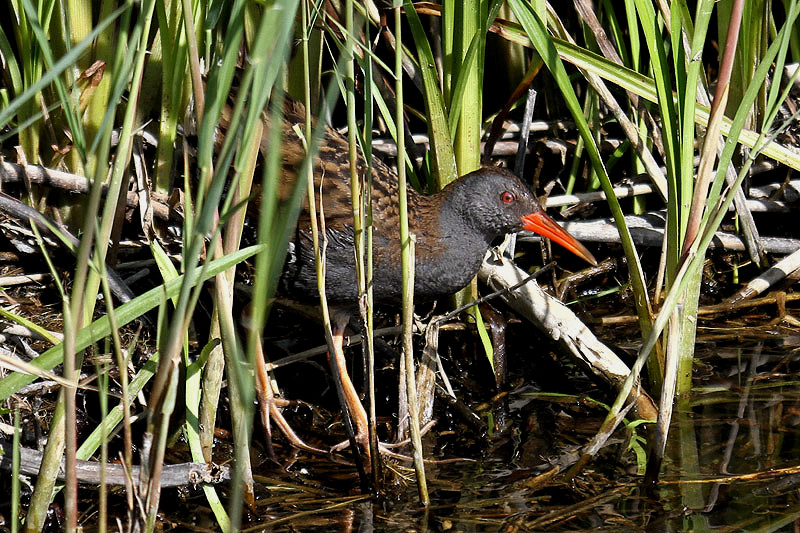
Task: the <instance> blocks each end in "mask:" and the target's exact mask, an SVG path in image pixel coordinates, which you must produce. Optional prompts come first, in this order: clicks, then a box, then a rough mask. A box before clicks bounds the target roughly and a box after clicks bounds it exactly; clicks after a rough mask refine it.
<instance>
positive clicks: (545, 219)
mask: <svg viewBox="0 0 800 533" xmlns="http://www.w3.org/2000/svg"><path fill="white" fill-rule="evenodd" d="M522 228H523V229H526V230H528V231H533V232H535V233H538V234H539V235H541V236H542V237H547V238H548V239H552V240H554V241H556V242H557V243H558V244H560V245H561V246H563V247H564V248H566V249H567V250H569V251H570V252H572V253H573V254H575V255H577V256H579V257H582V258H584V259H586V260H587V261H588V262H589V263H591V264H592V265H594V266H597V259H595V258H594V256H593V255H592V253H591V252H590V251H589V250H587V249H586V247H585V246H584V245H582V244H581V243H580V242H578V240H577V239H576V238H575V237H573V236H572V235H570V234H569V233H567V231H566V230H565V229H564V228H562V227H561V226H559V225H558V224H557V223H556V221H555V220H553V219H552V218H550V217H549V216H548V215H547V214H546V213H545V212H544V211H539V212H538V213H531V214H530V215H525V216H524V217H522Z"/></svg>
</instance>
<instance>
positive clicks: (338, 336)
mask: <svg viewBox="0 0 800 533" xmlns="http://www.w3.org/2000/svg"><path fill="white" fill-rule="evenodd" d="M304 122H305V121H304V118H303V111H302V107H301V106H300V105H299V104H296V103H294V102H288V103H287V105H286V113H285V118H284V121H283V123H282V124H281V128H282V131H283V143H282V145H281V147H280V148H281V154H282V165H283V169H284V175H283V183H284V185H285V186H286V187H285V188H286V189H287V190H288V188H289V187H288V185H291V184H292V183H294V180H295V179H297V176H296V169H297V168H299V165H300V163H301V162H302V159H303V157H304V149H303V144H302V142H301V140H300V139H299V138H298V136H297V134H296V133H295V131H294V126H295V125H300V126H301V127H302V125H303V124H304ZM267 126H268V127H269V124H268V125H267ZM268 137H269V136H268V135H266V134H265V135H264V137H263V138H264V139H265V141H264V142H266V139H268ZM262 148H263V149H264V150H269V149H270V147H269V146H266V145H265V146H263V147H262ZM347 154H348V148H347V141H346V139H345V138H344V137H343V136H342V135H340V134H338V133H337V132H335V131H334V130H332V129H328V130H327V132H326V136H325V139H324V141H323V144H322V146H321V149H320V152H319V158H318V162H317V164H316V166H315V170H314V181H315V191H316V194H317V203H318V202H319V196H320V190H321V191H322V194H321V196H322V205H323V211H324V214H325V227H326V232H327V238H328V244H327V250H326V268H327V274H326V293H327V298H328V303H329V305H330V306H331V308H332V309H333V318H332V320H333V344H334V345H333V353H331V354H329V355H330V358H331V364H332V365H335V366H336V367H337V368H338V370H339V374H340V375H341V377H342V389H343V394H344V398H345V400H344V401H345V403H346V406H347V409H348V411H349V412H350V416H351V417H352V419H353V422H354V425H355V428H356V433H357V440H358V442H359V443H360V444H361V445H362V446H364V447H365V448H366V447H367V417H366V413H365V412H364V409H363V407H362V405H361V403H360V400H359V398H358V394H357V393H356V391H355V389H354V387H353V385H352V383H351V382H350V378H349V377H348V376H347V373H346V371H345V360H344V354H343V352H342V337H343V334H344V329H345V327H346V325H347V321H348V318H349V316H350V314H352V313H353V312H354V311H355V310H356V309H357V296H358V295H357V292H356V291H357V289H356V279H355V266H354V265H355V259H354V250H353V240H354V236H353V218H352V210H351V205H350V180H349V164H348V155H347ZM358 168H359V171H360V172H361V173H364V172H366V164H365V161H364V159H363V157H361V156H359V159H358ZM372 184H373V191H372V209H373V218H374V229H373V241H374V244H373V261H374V263H373V264H374V269H373V271H374V277H373V294H374V298H375V301H376V302H378V303H384V304H398V303H399V302H400V290H401V288H400V287H401V281H400V271H401V261H400V230H399V228H400V222H399V211H398V199H397V196H398V191H397V177H396V175H395V174H394V172H393V171H392V170H391V169H390V168H389V167H388V166H386V165H385V164H384V163H383V162H381V161H380V160H378V159H375V160H374V161H373V166H372ZM408 203H409V229H410V232H411V233H413V234H415V235H416V254H415V262H416V270H415V282H414V297H415V299H416V300H431V299H435V298H438V297H441V296H445V295H448V294H453V293H455V292H456V291H458V290H459V289H461V288H462V287H464V286H465V285H467V283H469V281H470V280H471V279H472V278H473V277H474V276H475V274H476V273H477V271H478V269H479V267H480V264H481V261H482V260H483V257H484V255H485V254H486V251H487V249H488V248H489V245H490V244H491V243H492V241H494V240H495V239H496V238H498V237H500V236H503V235H505V234H507V233H511V232H516V231H519V230H521V229H529V230H532V231H536V232H537V233H539V234H541V235H544V236H546V237H549V238H551V239H553V240H556V241H557V242H559V243H561V244H562V245H564V246H565V247H567V248H568V249H570V250H571V251H573V252H574V253H576V254H578V255H579V256H581V257H583V258H585V259H586V260H587V261H589V262H590V263H593V264H596V262H595V260H594V258H593V257H592V255H591V254H590V253H589V252H588V251H587V250H586V248H584V247H583V245H581V244H580V243H578V241H576V240H575V239H574V238H573V237H572V236H570V235H569V234H568V233H566V232H565V231H564V230H563V229H561V228H560V227H559V226H558V225H557V224H556V223H555V222H554V221H553V220H552V219H550V217H548V216H547V215H546V214H545V213H544V211H543V210H542V208H541V206H540V205H539V203H538V202H537V201H536V199H535V198H534V196H533V195H532V194H531V192H530V191H529V190H528V188H527V187H526V186H525V184H524V183H522V181H520V180H519V179H518V178H517V177H516V176H514V175H513V174H511V173H510V172H508V171H506V170H503V169H500V168H489V167H486V168H482V169H480V170H477V171H475V172H472V173H470V174H467V175H466V176H463V177H461V178H459V179H458V180H456V181H455V182H453V183H451V184H450V185H448V186H447V187H445V188H444V190H442V191H441V192H439V193H437V194H434V195H431V196H424V195H421V194H418V193H416V192H414V191H409V195H408ZM281 288H282V291H283V292H284V293H285V294H286V295H287V296H289V297H290V298H292V299H296V300H305V301H310V302H315V301H318V297H319V295H318V293H317V274H316V267H315V264H314V249H313V245H312V241H311V230H310V218H309V213H308V211H307V209H306V210H304V212H302V213H301V215H300V217H299V220H298V224H297V230H296V232H295V236H294V239H293V242H292V247H291V250H290V253H289V256H288V258H287V261H286V264H285V267H284V272H283V275H282V277H281Z"/></svg>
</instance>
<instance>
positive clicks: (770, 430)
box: [247, 325, 800, 532]
mask: <svg viewBox="0 0 800 533" xmlns="http://www.w3.org/2000/svg"><path fill="white" fill-rule="evenodd" d="M727 331H728V332H730V329H727ZM719 337H720V334H719V331H716V330H713V329H709V328H705V329H704V328H701V329H700V330H699V335H698V339H699V340H698V354H697V358H696V364H695V388H694V391H693V393H692V396H691V398H688V399H687V400H686V401H680V402H679V405H678V406H676V414H675V418H674V420H673V424H672V427H671V433H670V436H669V445H668V451H667V453H668V458H667V459H666V460H665V463H664V465H663V468H662V477H661V483H660V484H659V485H658V486H657V487H655V488H654V490H653V491H652V494H650V495H647V494H646V491H645V490H644V488H643V486H642V483H643V477H642V476H640V475H639V472H640V468H641V465H640V464H638V463H637V454H636V450H635V448H636V446H633V447H631V442H633V443H634V444H636V443H639V444H640V446H643V444H642V440H641V439H643V438H644V437H646V431H645V430H644V429H643V427H644V426H638V427H637V429H636V433H637V434H638V437H637V438H633V435H634V434H633V433H632V431H631V430H629V429H628V430H626V429H624V428H623V429H621V430H618V431H617V433H615V435H614V436H613V437H612V439H611V440H610V441H609V445H608V446H607V447H606V448H605V449H604V450H603V451H602V452H601V453H600V455H599V456H598V457H597V458H595V459H594V460H592V461H591V462H590V463H589V464H588V466H587V467H586V468H585V469H584V470H583V471H582V472H581V473H580V474H579V475H578V476H577V477H576V478H574V479H573V480H566V479H564V477H563V476H559V475H557V474H556V475H549V474H548V473H553V470H552V465H554V464H563V465H569V464H571V463H573V462H574V460H575V459H576V458H577V456H578V454H579V453H580V451H581V447H582V446H583V445H585V444H586V443H587V442H588V441H589V439H591V437H592V436H593V434H594V432H595V431H596V430H597V428H598V427H599V424H600V422H601V421H602V419H603V417H604V416H605V410H604V408H603V407H602V406H601V405H600V403H599V402H598V400H601V401H609V400H610V399H611V398H609V393H608V392H607V391H606V392H604V391H602V390H600V389H599V388H598V387H595V386H593V385H592V384H591V382H589V381H586V382H584V383H582V384H581V386H585V387H587V390H586V392H585V393H583V394H580V393H579V394H572V393H570V394H563V390H562V389H549V388H548V386H547V385H548V382H547V380H546V379H544V380H543V379H541V378H539V379H538V380H537V381H536V383H528V382H526V381H532V380H522V381H520V382H518V383H517V385H516V386H515V387H514V389H513V390H512V392H510V393H509V394H508V395H506V396H503V395H500V397H499V398H496V399H495V400H494V401H490V402H486V403H485V404H484V405H482V406H479V408H478V409H477V412H478V413H479V414H480V416H481V417H482V419H483V420H484V421H485V422H487V423H488V425H489V427H493V428H494V429H493V430H492V431H490V432H488V434H486V435H480V434H478V433H475V432H473V431H471V430H470V429H468V428H466V427H464V426H463V425H459V424H458V423H457V422H453V421H448V420H446V418H447V415H446V414H445V415H442V414H441V413H437V416H441V417H443V421H442V423H440V424H439V425H437V426H435V427H434V429H432V430H431V432H430V433H429V434H428V435H427V436H426V437H425V439H424V444H425V450H426V455H427V456H428V457H430V458H432V459H459V458H460V460H455V461H452V462H446V463H432V464H429V465H428V466H427V475H428V482H429V489H430V494H431V506H430V507H429V508H428V509H427V510H424V509H422V508H420V507H419V505H418V504H417V496H416V485H415V482H414V475H413V471H411V470H409V469H408V466H409V465H408V464H407V463H406V464H399V463H398V464H395V463H393V464H392V465H390V468H391V469H392V472H393V473H392V474H391V475H387V480H390V483H389V486H388V488H387V493H388V496H387V497H386V498H384V499H382V500H370V499H365V498H364V497H362V496H359V495H358V494H357V492H358V490H357V487H358V481H357V478H356V477H355V473H354V470H353V468H352V467H351V466H350V465H347V464H344V461H343V463H342V464H338V463H336V462H334V461H332V460H331V459H330V457H326V458H318V457H308V456H305V455H304V454H296V455H295V457H296V459H293V460H292V461H291V462H285V463H284V468H285V470H284V471H283V472H281V473H280V474H276V473H275V469H274V468H272V469H269V468H268V469H266V470H265V471H264V472H261V473H262V474H263V475H264V476H269V477H270V478H271V480H270V481H267V482H264V483H262V484H261V485H260V495H261V499H260V501H259V505H258V510H257V512H256V513H254V514H252V515H251V516H249V523H248V524H247V527H252V528H254V529H256V530H261V529H266V530H275V531H373V530H377V531H398V532H401V531H402V532H406V531H584V530H593V531H595V530H604V531H619V530H637V531H640V530H641V531H707V530H709V531H710V530H713V531H745V530H746V531H796V530H800V501H798V500H799V499H800V491H799V490H798V487H799V486H800V438H798V436H799V435H800V386H798V385H800V363H799V362H798V358H797V353H798V350H800V336H798V334H796V333H795V331H794V330H793V329H790V328H787V327H782V326H780V325H777V326H774V327H769V328H762V329H761V330H749V334H747V335H745V334H741V333H738V334H736V336H734V337H733V338H719ZM617 341H619V339H617ZM553 393H559V394H553ZM282 451H285V450H282ZM267 464H268V463H265V467H266V466H267ZM562 471H563V470H562ZM261 479H262V481H264V478H261ZM289 481H291V483H289ZM347 494H353V495H352V496H347Z"/></svg>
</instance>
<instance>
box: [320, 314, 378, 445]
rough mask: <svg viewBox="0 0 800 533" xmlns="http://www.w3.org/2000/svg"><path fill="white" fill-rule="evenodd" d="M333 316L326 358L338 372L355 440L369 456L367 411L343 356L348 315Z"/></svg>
mask: <svg viewBox="0 0 800 533" xmlns="http://www.w3.org/2000/svg"><path fill="white" fill-rule="evenodd" d="M333 318H334V319H333V324H331V326H332V331H331V334H332V337H333V346H332V348H333V352H330V351H329V352H328V360H329V361H330V364H331V366H335V367H336V371H337V373H338V374H339V382H340V383H341V384H342V392H343V394H344V401H345V403H346V404H347V409H348V410H349V411H350V419H351V420H352V421H353V426H354V430H355V431H354V433H355V438H356V442H358V444H359V445H360V446H361V447H362V448H363V449H364V450H365V451H366V453H367V454H368V456H369V422H368V420H367V412H366V411H365V410H364V406H363V405H362V404H361V398H359V396H358V393H357V392H356V388H355V387H354V386H353V381H352V380H351V379H350V374H348V373H347V362H346V361H345V358H344V349H343V344H344V330H345V328H346V327H347V319H348V317H347V316H343V317H342V316H335V317H333Z"/></svg>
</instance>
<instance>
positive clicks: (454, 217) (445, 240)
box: [410, 193, 491, 300]
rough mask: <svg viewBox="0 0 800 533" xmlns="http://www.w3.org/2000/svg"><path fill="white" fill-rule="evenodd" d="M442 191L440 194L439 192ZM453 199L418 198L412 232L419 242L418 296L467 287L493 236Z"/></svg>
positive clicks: (445, 292) (431, 296)
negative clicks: (476, 224) (450, 201)
mask: <svg viewBox="0 0 800 533" xmlns="http://www.w3.org/2000/svg"><path fill="white" fill-rule="evenodd" d="M439 194H441V193H439ZM449 200H450V198H445V197H441V196H439V195H433V196H428V197H425V196H419V197H417V198H415V202H414V206H413V207H412V208H413V209H414V210H415V216H414V218H413V219H412V221H413V224H412V227H411V228H410V229H411V232H412V233H415V234H416V235H417V244H416V254H415V255H416V281H415V289H416V296H415V297H418V298H420V299H423V300H424V299H434V298H438V297H440V296H442V295H446V294H452V293H454V292H456V291H458V290H459V289H461V288H463V287H464V286H466V285H467V284H468V283H469V282H470V280H472V278H473V277H475V275H476V274H477V272H478V269H479V268H480V265H481V261H483V256H484V255H485V254H486V250H487V249H488V248H489V245H490V244H491V239H490V238H489V237H487V236H486V235H483V233H482V232H480V231H476V228H474V227H473V225H472V224H471V222H472V221H471V219H470V218H469V217H468V216H465V214H464V213H462V212H461V210H460V209H459V206H457V205H454V204H452V203H448V201H449Z"/></svg>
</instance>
